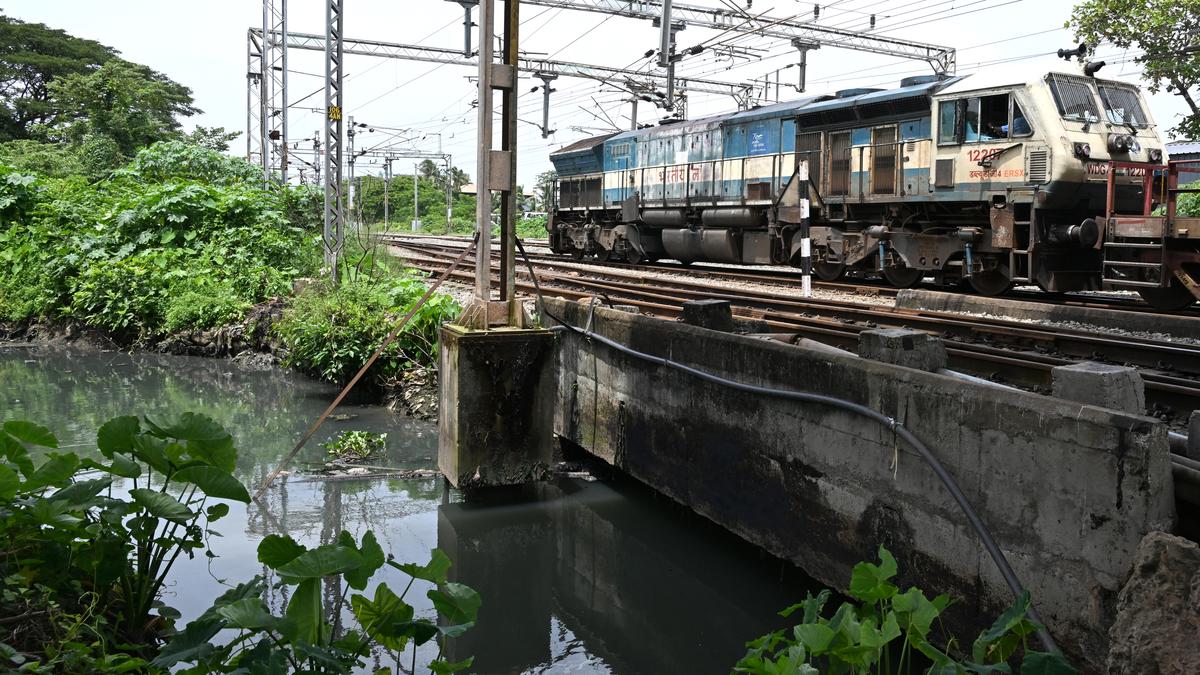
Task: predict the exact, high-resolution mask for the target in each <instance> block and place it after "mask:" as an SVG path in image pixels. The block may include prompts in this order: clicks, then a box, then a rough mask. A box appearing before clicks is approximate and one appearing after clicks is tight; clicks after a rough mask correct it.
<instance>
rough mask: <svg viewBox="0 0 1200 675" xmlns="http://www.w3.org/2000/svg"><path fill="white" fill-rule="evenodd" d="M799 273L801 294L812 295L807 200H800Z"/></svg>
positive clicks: (810, 246)
mask: <svg viewBox="0 0 1200 675" xmlns="http://www.w3.org/2000/svg"><path fill="white" fill-rule="evenodd" d="M800 214H801V220H800V273H801V275H803V281H802V284H803V285H802V289H803V296H804V297H806V298H811V297H812V240H811V239H810V238H809V219H808V200H807V199H801V200H800Z"/></svg>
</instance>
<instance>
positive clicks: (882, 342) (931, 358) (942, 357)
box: [858, 328, 946, 372]
mask: <svg viewBox="0 0 1200 675" xmlns="http://www.w3.org/2000/svg"><path fill="white" fill-rule="evenodd" d="M858 355H859V356H861V357H863V358H864V359H873V360H875V361H883V362H884V363H891V364H895V365H897V366H904V367H905V368H915V369H917V370H926V371H929V372H936V371H938V370H941V369H942V368H945V367H946V346H945V345H944V344H942V341H941V340H940V339H938V338H936V337H934V336H932V335H930V334H929V333H923V332H921V331H919V330H911V329H908V328H877V329H874V330H864V331H863V332H861V333H859V334H858Z"/></svg>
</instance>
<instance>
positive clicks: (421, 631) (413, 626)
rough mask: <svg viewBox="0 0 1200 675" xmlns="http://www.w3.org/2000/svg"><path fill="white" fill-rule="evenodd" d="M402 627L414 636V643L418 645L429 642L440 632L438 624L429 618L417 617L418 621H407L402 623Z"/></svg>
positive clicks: (406, 632)
mask: <svg viewBox="0 0 1200 675" xmlns="http://www.w3.org/2000/svg"><path fill="white" fill-rule="evenodd" d="M400 629H401V630H403V631H404V633H405V634H406V635H410V636H412V640H413V643H415V644H416V645H417V646H420V645H423V644H425V643H426V642H429V641H430V640H432V639H433V638H434V636H436V635H437V634H438V627H437V624H435V623H433V622H432V621H430V620H429V619H417V620H416V621H405V622H404V623H402V624H400Z"/></svg>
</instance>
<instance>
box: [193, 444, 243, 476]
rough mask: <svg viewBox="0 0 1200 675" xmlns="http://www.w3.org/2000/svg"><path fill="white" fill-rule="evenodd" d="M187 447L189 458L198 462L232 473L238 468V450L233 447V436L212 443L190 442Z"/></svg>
mask: <svg viewBox="0 0 1200 675" xmlns="http://www.w3.org/2000/svg"><path fill="white" fill-rule="evenodd" d="M185 447H186V448H187V452H188V456H190V457H191V458H192V459H194V460H196V461H199V462H203V463H205V464H208V465H210V466H215V467H217V468H218V469H221V470H222V471H227V472H230V473H232V472H233V470H234V468H236V467H237V448H235V447H233V438H232V437H231V436H225V437H224V438H218V439H216V440H211V441H188V442H187V445H186V446H185Z"/></svg>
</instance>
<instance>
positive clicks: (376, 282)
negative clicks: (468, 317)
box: [275, 272, 459, 383]
mask: <svg viewBox="0 0 1200 675" xmlns="http://www.w3.org/2000/svg"><path fill="white" fill-rule="evenodd" d="M425 289H426V286H425V284H424V282H423V281H422V280H421V278H419V277H418V276H416V274H415V273H413V272H408V273H404V274H402V275H400V276H397V277H395V278H390V279H372V278H369V277H365V276H361V277H359V278H357V279H355V280H351V281H346V282H343V283H342V284H340V285H339V286H338V287H337V288H330V287H329V286H327V285H325V284H318V285H316V286H313V287H311V288H309V289H307V290H306V291H305V292H304V293H301V294H300V295H299V296H298V297H296V299H295V300H294V301H293V303H292V305H291V307H289V308H288V309H287V311H285V312H284V314H283V318H282V319H281V320H280V322H279V323H278V324H276V327H275V330H276V332H277V333H278V335H279V337H280V338H281V339H282V340H283V344H284V346H285V347H287V357H286V359H285V360H284V363H285V364H286V365H289V366H292V367H295V368H297V369H299V370H301V371H304V372H306V373H309V374H311V375H314V376H316V377H320V378H322V379H325V380H329V381H331V382H337V383H345V382H347V381H349V379H350V378H351V377H352V376H353V375H354V373H356V372H357V371H358V369H359V368H361V367H362V365H363V364H364V363H366V361H367V359H368V358H369V357H370V356H371V354H372V353H374V351H375V350H376V349H377V348H378V347H379V346H380V345H381V344H383V341H384V339H385V338H386V337H387V334H388V333H389V332H390V331H391V329H392V326H393V325H394V324H395V323H396V321H397V320H399V318H400V317H401V316H402V315H403V314H404V313H405V312H407V311H408V310H409V309H410V308H411V307H412V306H413V305H414V304H415V303H416V301H417V300H418V299H419V298H420V297H421V295H422V294H424V292H425ZM458 310H459V307H458V305H457V303H456V302H455V301H454V299H453V298H451V297H450V296H447V295H439V294H435V295H434V296H433V297H431V298H430V299H429V301H428V302H427V303H426V304H425V305H424V306H423V307H422V308H421V309H420V310H419V311H418V312H417V314H416V315H415V316H414V317H413V318H412V320H411V321H410V322H409V324H408V325H407V326H406V327H405V329H404V331H403V332H402V333H401V334H400V336H399V337H398V338H397V339H396V341H395V342H393V343H392V344H391V345H390V346H389V347H388V349H387V350H386V351H385V352H384V353H383V354H382V355H381V356H380V358H379V360H378V361H377V362H376V363H375V365H374V366H373V367H372V369H371V371H370V373H369V375H370V376H371V378H373V379H374V380H375V381H376V382H382V381H385V380H387V379H390V378H392V377H394V376H395V375H396V374H398V373H399V372H400V371H401V370H403V369H404V368H405V366H406V365H407V364H409V363H418V364H430V363H432V362H433V358H434V354H436V353H437V349H436V344H437V329H438V326H440V325H441V324H442V323H443V322H445V321H448V320H450V319H452V318H453V317H454V316H456V315H457V313H458Z"/></svg>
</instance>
